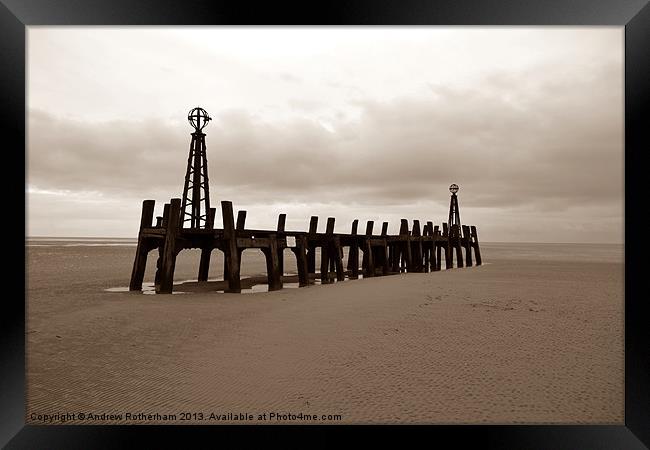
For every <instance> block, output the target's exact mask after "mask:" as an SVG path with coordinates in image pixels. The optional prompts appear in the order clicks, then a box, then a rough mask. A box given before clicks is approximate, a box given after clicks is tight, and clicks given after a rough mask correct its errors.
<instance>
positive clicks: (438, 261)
mask: <svg viewBox="0 0 650 450" xmlns="http://www.w3.org/2000/svg"><path fill="white" fill-rule="evenodd" d="M433 237H434V248H435V263H434V264H433V267H434V269H433V270H435V271H436V272H437V271H439V270H440V269H441V267H442V243H440V242H438V239H439V238H440V226H439V225H436V226H434V227H433Z"/></svg>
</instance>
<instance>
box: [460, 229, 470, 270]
mask: <svg viewBox="0 0 650 450" xmlns="http://www.w3.org/2000/svg"><path fill="white" fill-rule="evenodd" d="M462 242H463V247H465V266H467V267H472V236H471V235H470V232H469V227H468V226H467V225H463V241H462Z"/></svg>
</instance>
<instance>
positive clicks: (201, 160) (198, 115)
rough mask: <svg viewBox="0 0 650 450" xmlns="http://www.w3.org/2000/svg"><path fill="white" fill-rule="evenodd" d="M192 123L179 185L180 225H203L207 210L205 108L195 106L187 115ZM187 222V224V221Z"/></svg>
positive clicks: (185, 226)
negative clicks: (185, 160) (182, 176)
mask: <svg viewBox="0 0 650 450" xmlns="http://www.w3.org/2000/svg"><path fill="white" fill-rule="evenodd" d="M187 120H188V121H189V122H190V125H192V127H194V130H195V131H194V132H193V133H192V142H191V144H190V155H189V157H188V158H187V171H186V172H185V185H184V187H183V203H182V206H181V212H182V221H181V227H182V228H207V226H208V214H209V212H210V187H209V184H208V160H207V157H206V152H205V133H203V132H202V130H203V128H204V127H205V126H206V125H207V124H208V122H209V121H210V120H212V119H211V118H210V116H209V115H208V113H207V112H206V110H205V109H203V108H199V107H196V108H194V109H192V110H191V111H190V112H189V114H188V115H187ZM188 222H189V227H188V226H187V223H188Z"/></svg>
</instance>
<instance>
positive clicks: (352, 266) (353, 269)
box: [348, 219, 359, 280]
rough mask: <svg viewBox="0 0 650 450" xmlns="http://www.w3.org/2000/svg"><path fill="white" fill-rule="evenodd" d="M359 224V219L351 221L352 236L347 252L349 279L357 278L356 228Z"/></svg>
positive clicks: (357, 242)
mask: <svg viewBox="0 0 650 450" xmlns="http://www.w3.org/2000/svg"><path fill="white" fill-rule="evenodd" d="M358 226H359V219H354V220H353V221H352V230H351V232H350V234H351V235H352V236H353V239H352V242H351V243H350V250H349V252H348V270H349V271H350V279H351V280H357V279H358V278H359V241H358V240H357V238H356V236H357V228H358Z"/></svg>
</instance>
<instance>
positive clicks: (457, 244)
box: [451, 224, 465, 268]
mask: <svg viewBox="0 0 650 450" xmlns="http://www.w3.org/2000/svg"><path fill="white" fill-rule="evenodd" d="M451 234H452V235H453V241H452V245H453V247H454V249H455V250H456V263H457V264H458V267H459V268H462V267H464V266H465V263H464V262H463V250H462V246H461V237H460V227H459V226H458V225H456V224H454V226H453V227H452V230H451Z"/></svg>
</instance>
